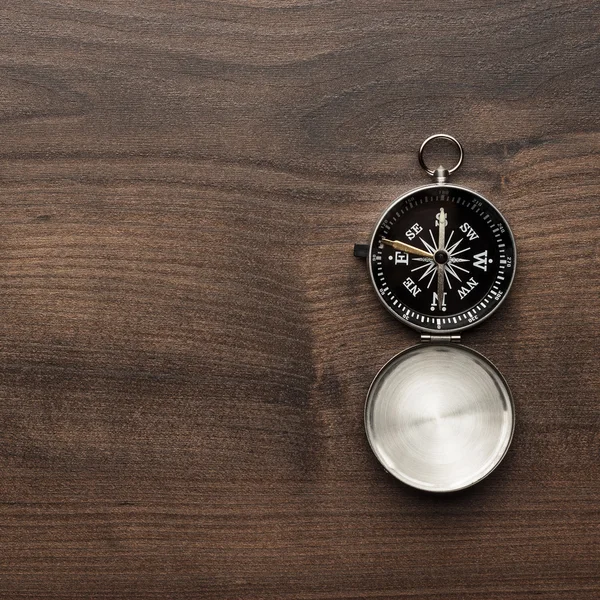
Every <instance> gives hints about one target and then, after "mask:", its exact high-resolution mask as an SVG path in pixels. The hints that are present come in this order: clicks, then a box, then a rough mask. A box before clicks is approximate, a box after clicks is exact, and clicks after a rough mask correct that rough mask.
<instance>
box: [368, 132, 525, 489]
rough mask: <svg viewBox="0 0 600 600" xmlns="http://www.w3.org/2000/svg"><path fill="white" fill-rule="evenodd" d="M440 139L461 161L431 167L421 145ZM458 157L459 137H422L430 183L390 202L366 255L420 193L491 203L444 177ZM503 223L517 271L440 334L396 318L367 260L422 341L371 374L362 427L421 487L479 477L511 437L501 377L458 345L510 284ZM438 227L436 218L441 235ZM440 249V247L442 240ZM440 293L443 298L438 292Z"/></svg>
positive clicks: (457, 485) (383, 456)
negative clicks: (473, 313)
mask: <svg viewBox="0 0 600 600" xmlns="http://www.w3.org/2000/svg"><path fill="white" fill-rule="evenodd" d="M440 138H441V139H445V140H449V141H451V142H453V143H454V144H455V145H456V146H457V148H458V150H459V159H458V162H457V164H456V165H455V166H454V167H452V168H451V169H449V170H448V169H445V168H444V167H443V166H440V167H438V168H437V169H435V170H434V169H431V168H429V167H427V165H426V164H425V161H424V158H423V151H424V149H425V146H426V145H427V144H428V143H430V142H431V141H433V140H436V139H440ZM463 156H464V153H463V149H462V146H461V145H460V143H459V142H458V141H457V140H456V139H455V138H453V137H452V136H449V135H447V134H436V135H433V136H431V137H429V138H427V139H426V140H425V141H424V142H423V144H422V145H421V148H420V149H419V154H418V157H419V163H420V165H421V167H422V168H423V169H424V170H425V171H426V172H427V173H428V174H429V175H431V176H432V177H433V179H434V182H435V183H433V184H430V185H424V186H421V187H418V188H415V189H413V190H411V191H409V192H408V193H406V194H404V195H403V196H401V197H400V198H398V199H396V200H395V201H394V202H393V203H392V204H391V205H390V207H388V209H387V210H386V211H385V212H384V214H383V215H382V217H381V218H380V220H379V222H378V223H377V225H376V227H375V229H374V231H373V235H372V237H371V241H370V244H369V253H368V256H369V257H370V256H372V254H373V246H374V244H375V237H376V233H377V231H378V230H379V227H380V225H381V223H382V221H383V219H384V218H385V216H386V215H387V214H388V213H389V212H390V211H391V210H392V208H393V207H395V206H397V205H399V204H401V203H402V202H404V201H406V200H407V199H409V198H410V197H411V196H413V195H414V194H415V193H416V192H418V191H421V190H424V189H431V190H433V189H436V188H439V187H444V188H450V189H454V190H458V191H464V192H468V193H470V194H473V195H475V196H477V197H479V198H481V199H482V200H483V201H485V202H487V203H488V204H490V205H492V206H493V204H492V203H491V202H490V201H489V200H487V199H486V198H484V197H483V196H481V194H479V193H477V192H474V191H473V190H470V189H468V188H465V187H461V186H458V185H454V184H450V183H448V177H449V175H450V174H451V173H453V172H454V171H456V170H457V169H458V168H459V167H460V165H461V163H462V160H463ZM494 208H495V207H494ZM499 214H500V213H499ZM504 223H505V225H506V230H507V231H508V234H509V236H510V241H511V242H512V246H513V252H514V258H513V260H514V269H513V272H512V277H511V280H510V281H509V282H508V287H507V289H506V293H505V295H504V296H503V297H502V299H501V300H500V301H499V303H498V304H497V305H496V306H495V307H494V308H493V309H492V310H490V311H489V312H488V313H487V314H486V315H485V316H483V317H482V318H480V319H479V320H478V321H474V322H472V323H467V324H465V325H461V326H458V327H456V328H454V329H445V330H444V331H443V333H442V332H439V331H437V330H436V329H434V328H433V327H421V326H419V325H417V324H415V323H411V322H408V321H405V320H403V319H401V317H400V316H399V315H398V314H396V313H395V312H394V311H393V310H392V309H391V308H390V307H389V306H388V305H387V303H386V302H385V301H384V299H383V297H382V296H381V294H380V292H379V289H378V286H377V284H376V282H375V277H374V273H373V264H372V261H371V260H369V275H370V277H371V283H372V284H373V287H374V288H375V292H376V294H377V297H378V298H379V300H380V301H381V303H382V304H383V305H384V306H385V308H386V310H387V311H388V312H390V313H391V314H392V315H393V316H394V317H395V318H397V319H399V320H401V321H402V322H404V323H405V324H406V325H408V326H409V327H412V328H413V329H416V330H417V331H420V332H421V342H423V343H421V344H419V345H417V346H413V347H412V348H408V349H407V350H405V351H404V352H401V353H400V354H398V355H396V356H395V357H394V358H392V359H391V360H390V361H389V362H388V363H387V364H386V365H385V366H384V367H383V368H382V369H381V370H380V371H379V373H378V374H377V375H376V377H375V379H374V380H373V383H372V384H371V387H370V388H369V392H368V394H367V403H366V405H365V431H366V434H367V438H368V440H369V444H370V445H371V448H372V450H373V452H374V453H375V456H377V458H378V459H379V461H380V462H381V464H382V465H383V466H384V468H385V469H386V470H387V471H388V472H389V473H390V474H391V475H393V476H394V477H396V478H397V479H399V480H400V481H403V482H404V483H406V484H408V485H410V486H412V487H415V488H418V489H421V490H426V491H429V492H453V491H457V490H461V489H464V488H466V487H469V486H471V485H473V484H475V483H477V482H479V481H481V480H482V479H483V478H485V477H487V475H489V474H490V473H491V472H492V471H493V470H494V469H495V468H496V467H497V466H498V464H499V463H500V461H501V460H502V459H503V458H504V456H505V454H506V452H507V450H508V447H509V446H510V442H511V440H512V436H513V431H514V425H515V410H514V403H513V399H512V395H511V393H510V390H509V388H508V385H507V384H506V381H505V380H504V377H502V375H501V373H500V371H498V369H497V368H496V367H495V366H494V365H493V364H492V363H491V362H490V361H489V360H487V359H486V358H485V357H484V356H482V355H481V354H479V353H478V352H475V351H474V350H471V349H470V348H467V347H465V346H462V345H460V344H459V343H457V342H460V340H461V332H462V331H464V330H465V329H468V328H470V327H474V326H475V325H478V324H479V323H481V321H483V320H485V319H487V318H488V317H489V316H490V315H491V314H493V313H494V312H495V311H496V310H497V309H498V306H500V304H502V302H503V301H504V299H505V298H506V296H507V295H508V290H510V288H511V286H512V283H513V280H514V275H515V273H516V248H515V241H514V238H513V235H512V231H511V229H510V227H509V226H508V223H506V221H504ZM441 227H442V225H441V221H440V239H442V240H443V232H442V231H441ZM439 247H440V248H441V247H443V241H442V242H440V245H439ZM442 290H443V288H442ZM438 296H439V297H442V295H441V294H439V293H438Z"/></svg>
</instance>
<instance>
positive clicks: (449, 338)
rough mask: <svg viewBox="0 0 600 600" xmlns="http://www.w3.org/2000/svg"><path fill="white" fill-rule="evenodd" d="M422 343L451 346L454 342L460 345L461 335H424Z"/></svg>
mask: <svg viewBox="0 0 600 600" xmlns="http://www.w3.org/2000/svg"><path fill="white" fill-rule="evenodd" d="M421 341H422V342H433V343H435V344H450V343H452V342H456V343H460V333H459V334H456V335H431V334H429V333H422V334H421Z"/></svg>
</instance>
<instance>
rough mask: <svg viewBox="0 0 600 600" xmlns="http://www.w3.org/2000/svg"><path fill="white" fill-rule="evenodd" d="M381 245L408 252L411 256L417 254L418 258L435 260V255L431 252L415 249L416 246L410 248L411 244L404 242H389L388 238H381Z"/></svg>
mask: <svg viewBox="0 0 600 600" xmlns="http://www.w3.org/2000/svg"><path fill="white" fill-rule="evenodd" d="M381 243H382V244H385V245H386V246H391V247H392V248H393V249H394V250H400V251H402V252H408V253H409V254H416V255H417V256H426V257H427V258H433V254H432V253H431V252H427V251H426V250H421V249H420V248H415V247H414V246H410V245H409V244H405V243H404V242H399V241H398V240H388V239H386V238H381Z"/></svg>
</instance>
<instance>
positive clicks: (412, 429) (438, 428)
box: [365, 343, 514, 492]
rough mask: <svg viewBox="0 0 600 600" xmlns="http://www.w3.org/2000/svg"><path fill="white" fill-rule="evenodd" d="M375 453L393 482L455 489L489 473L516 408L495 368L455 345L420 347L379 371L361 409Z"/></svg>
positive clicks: (505, 442)
mask: <svg viewBox="0 0 600 600" xmlns="http://www.w3.org/2000/svg"><path fill="white" fill-rule="evenodd" d="M365 429H366V434H367V438H368V440H369V444H370V445H371V448H372V449H373V452H374V453H375V455H376V456H377V458H378V459H379V461H380V462H381V464H382V465H383V466H384V468H385V469H386V470H387V471H388V472H389V473H390V474H391V475H393V476H394V477H396V478H397V479H399V480H401V481H403V482H404V483H406V484H408V485H410V486H412V487H415V488H419V489H422V490H427V491H430V492H452V491H456V490H460V489H463V488H466V487H469V486H471V485H473V484H475V483H477V482H478V481H481V480H482V479H483V478H484V477H486V476H487V475H489V474H490V473H491V472H492V471H493V470H494V469H495V468H496V466H497V465H498V464H499V463H500V461H501V460H502V458H503V457H504V455H505V454H506V452H507V450H508V447H509V445H510V442H511V439H512V435H513V430H514V405H513V399H512V395H511V393H510V390H509V388H508V386H507V384H506V382H505V380H504V378H503V377H502V375H501V374H500V372H499V371H498V369H496V367H494V365H492V363H490V362H489V361H488V360H487V359H486V358H485V357H483V356H482V355H481V354H479V353H477V352H475V351H474V350H471V349H470V348H467V347H465V346H461V345H458V344H453V343H424V344H419V345H417V346H413V347H412V348H409V349H407V350H405V351H404V352H401V353H400V354H398V355H396V356H395V357H394V358H392V359H391V360H390V361H389V362H388V363H387V364H386V365H385V366H384V367H383V368H382V369H381V370H380V371H379V373H378V374H377V376H376V377H375V379H374V380H373V383H372V384H371V387H370V389H369V392H368V394H367V403H366V406H365Z"/></svg>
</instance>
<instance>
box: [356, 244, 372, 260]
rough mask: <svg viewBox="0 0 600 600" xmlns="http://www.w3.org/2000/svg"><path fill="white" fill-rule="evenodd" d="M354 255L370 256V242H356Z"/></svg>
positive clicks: (359, 256) (358, 256)
mask: <svg viewBox="0 0 600 600" xmlns="http://www.w3.org/2000/svg"><path fill="white" fill-rule="evenodd" d="M354 256H356V257H357V258H367V256H369V244H354Z"/></svg>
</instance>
